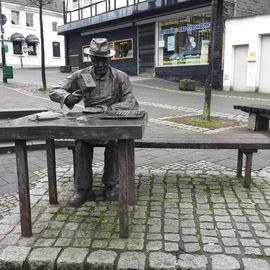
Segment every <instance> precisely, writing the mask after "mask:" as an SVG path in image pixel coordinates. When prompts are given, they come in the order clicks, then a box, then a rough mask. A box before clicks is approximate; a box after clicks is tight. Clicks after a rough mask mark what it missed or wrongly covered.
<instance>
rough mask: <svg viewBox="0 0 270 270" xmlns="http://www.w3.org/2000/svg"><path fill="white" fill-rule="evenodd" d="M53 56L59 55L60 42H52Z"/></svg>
mask: <svg viewBox="0 0 270 270" xmlns="http://www.w3.org/2000/svg"><path fill="white" fill-rule="evenodd" d="M53 57H60V42H57V41H54V42H53Z"/></svg>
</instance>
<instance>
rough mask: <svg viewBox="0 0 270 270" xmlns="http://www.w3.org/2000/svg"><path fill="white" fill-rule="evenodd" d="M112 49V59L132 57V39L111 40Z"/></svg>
mask: <svg viewBox="0 0 270 270" xmlns="http://www.w3.org/2000/svg"><path fill="white" fill-rule="evenodd" d="M111 43H112V49H114V50H115V55H114V57H113V58H112V59H123V58H124V59H125V58H133V42H132V39H123V40H117V41H112V42H111Z"/></svg>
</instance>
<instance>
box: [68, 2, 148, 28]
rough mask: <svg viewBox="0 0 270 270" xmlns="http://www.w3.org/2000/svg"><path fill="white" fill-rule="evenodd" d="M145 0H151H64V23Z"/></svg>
mask: <svg viewBox="0 0 270 270" xmlns="http://www.w3.org/2000/svg"><path fill="white" fill-rule="evenodd" d="M146 1H153V0H65V2H64V23H69V22H72V21H77V20H82V19H85V18H89V17H94V16H97V15H100V14H103V13H107V12H109V11H113V10H116V9H120V8H123V7H128V6H132V5H136V4H138V3H140V2H146Z"/></svg>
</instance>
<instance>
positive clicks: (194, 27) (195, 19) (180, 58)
mask: <svg viewBox="0 0 270 270" xmlns="http://www.w3.org/2000/svg"><path fill="white" fill-rule="evenodd" d="M210 31H211V14H210V12H209V13H208V12H207V13H201V14H194V15H192V16H187V17H183V18H180V19H174V20H170V21H163V22H160V28H159V43H158V47H159V65H178V64H196V63H197V64H205V63H208V47H209V39H210Z"/></svg>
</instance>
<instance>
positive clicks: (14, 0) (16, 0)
mask: <svg viewBox="0 0 270 270" xmlns="http://www.w3.org/2000/svg"><path fill="white" fill-rule="evenodd" d="M47 1H48V0H46V2H47ZM2 2H6V3H11V4H18V5H20V6H28V7H29V6H30V7H36V8H37V6H36V5H35V4H33V3H31V2H30V0H3V1H2ZM36 2H38V1H37V0H36ZM43 9H44V10H51V11H55V12H61V13H63V0H52V3H50V4H49V5H47V6H46V7H45V6H44V7H43Z"/></svg>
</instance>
